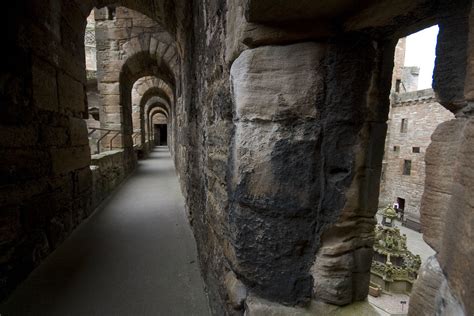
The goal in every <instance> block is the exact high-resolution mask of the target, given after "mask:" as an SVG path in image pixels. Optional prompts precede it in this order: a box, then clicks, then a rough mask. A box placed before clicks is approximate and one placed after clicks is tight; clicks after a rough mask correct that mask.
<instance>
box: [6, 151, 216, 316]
mask: <svg viewBox="0 0 474 316" xmlns="http://www.w3.org/2000/svg"><path fill="white" fill-rule="evenodd" d="M0 314H1V315H5V316H13V315H15V316H22V315H35V316H36V315H38V316H40V315H48V316H55V315H58V316H59V315H60V316H66V315H67V316H75V315H81V316H86V315H87V316H92V315H100V316H107V315H114V316H115V315H133V316H140V315H163V316H168V315H171V316H172V315H178V316H180V315H183V316H190V315H196V316H201V315H209V314H210V312H209V308H208V304H207V299H206V294H205V291H204V282H203V280H202V278H201V275H200V272H199V268H198V262H197V258H196V246H195V241H194V238H193V235H192V232H191V229H190V226H189V223H188V221H187V218H186V215H185V211H184V200H183V197H182V195H181V191H180V189H179V185H178V180H177V177H176V175H175V170H174V166H173V162H172V159H171V157H170V154H169V152H168V150H167V148H163V147H159V148H156V149H155V150H154V152H152V153H151V155H150V157H149V158H148V159H146V160H143V161H140V162H139V165H138V168H137V170H136V171H135V172H134V174H133V175H132V176H131V177H130V178H129V179H128V180H127V181H126V182H125V183H124V184H123V185H122V186H121V187H120V188H119V189H118V190H117V191H116V192H115V193H114V194H113V195H112V196H111V197H110V198H109V199H108V200H107V201H106V202H105V203H104V204H103V205H102V207H101V209H100V210H98V211H97V212H95V213H94V214H93V216H92V217H91V218H90V219H89V220H88V221H86V222H85V223H84V224H83V225H82V226H80V227H79V228H78V229H77V230H76V231H75V232H74V233H73V234H72V235H71V237H70V238H69V239H68V240H67V241H66V242H65V243H63V244H62V245H61V246H60V247H59V248H58V249H57V250H56V251H55V252H54V253H53V254H51V255H50V256H49V257H48V259H47V260H46V261H45V262H44V263H43V264H42V265H40V266H39V267H38V268H37V269H36V270H35V271H34V272H33V273H32V274H31V275H30V277H29V278H28V279H27V280H26V281H25V282H24V283H23V284H22V285H21V286H20V287H19V288H17V290H16V291H15V292H14V293H13V294H12V296H11V297H10V298H9V300H8V301H6V302H5V304H3V305H2V306H1V307H0Z"/></svg>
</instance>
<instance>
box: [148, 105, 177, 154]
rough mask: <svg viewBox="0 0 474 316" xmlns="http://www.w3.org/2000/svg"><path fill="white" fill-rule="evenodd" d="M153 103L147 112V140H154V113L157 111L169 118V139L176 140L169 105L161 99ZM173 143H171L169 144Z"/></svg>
mask: <svg viewBox="0 0 474 316" xmlns="http://www.w3.org/2000/svg"><path fill="white" fill-rule="evenodd" d="M151 100H153V98H152V99H150V101H151ZM152 102H153V103H152V104H151V105H150V106H149V107H148V110H147V112H146V114H147V115H146V117H147V120H146V125H147V130H148V134H147V141H148V142H150V143H151V141H152V136H153V132H152V131H153V119H152V118H153V115H155V114H156V113H162V114H163V115H164V116H165V117H166V118H167V120H168V139H169V140H170V142H173V140H174V135H173V129H172V117H171V113H170V112H169V110H168V108H167V106H166V105H165V104H164V103H161V101H159V100H155V101H152ZM169 145H171V144H169Z"/></svg>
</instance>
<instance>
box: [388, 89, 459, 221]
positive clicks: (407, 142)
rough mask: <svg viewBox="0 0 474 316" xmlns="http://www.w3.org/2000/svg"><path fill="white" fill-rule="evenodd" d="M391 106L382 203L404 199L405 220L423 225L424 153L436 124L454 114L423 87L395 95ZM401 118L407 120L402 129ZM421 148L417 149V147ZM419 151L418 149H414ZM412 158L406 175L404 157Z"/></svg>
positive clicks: (406, 158)
mask: <svg viewBox="0 0 474 316" xmlns="http://www.w3.org/2000/svg"><path fill="white" fill-rule="evenodd" d="M394 98H395V102H394V103H393V104H392V106H391V108H390V114H389V121H388V131H387V139H386V144H385V148H386V149H385V150H386V152H385V155H384V161H383V164H384V167H383V178H382V182H381V192H380V198H379V204H380V206H382V207H383V206H386V205H388V204H390V205H391V204H393V203H394V202H395V201H397V198H402V199H404V200H405V210H404V212H405V220H406V221H407V225H408V226H409V227H411V228H414V229H417V230H419V229H420V203H421V196H422V194H423V191H424V188H425V154H426V149H427V148H428V145H429V144H430V142H431V134H432V133H433V132H434V130H435V129H436V127H437V126H438V125H439V124H441V123H443V122H445V121H448V120H450V119H452V118H454V115H453V114H452V113H451V112H449V111H448V110H446V109H445V108H444V107H443V106H441V105H440V104H439V103H437V102H436V99H435V96H434V93H433V90H431V89H427V90H420V91H415V92H411V93H401V94H397V95H395V96H394ZM402 119H404V120H406V121H405V122H407V123H406V124H407V130H406V132H402V131H401V124H402V123H401V122H402ZM415 147H416V148H418V150H419V152H414V148H415ZM415 151H416V149H415ZM405 160H409V161H411V171H410V174H409V175H404V170H403V169H404V161H405Z"/></svg>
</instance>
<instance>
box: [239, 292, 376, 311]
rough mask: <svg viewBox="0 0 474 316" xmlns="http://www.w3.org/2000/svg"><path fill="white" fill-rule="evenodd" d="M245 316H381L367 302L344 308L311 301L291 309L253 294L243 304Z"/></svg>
mask: <svg viewBox="0 0 474 316" xmlns="http://www.w3.org/2000/svg"><path fill="white" fill-rule="evenodd" d="M244 315H245V316H288V315H292V316H314V315H325V316H349V315H364V316H379V315H383V314H381V313H380V312H379V311H377V310H376V308H375V307H373V306H371V305H370V304H369V302H367V301H364V302H356V303H352V304H349V305H346V306H336V305H331V304H326V303H323V302H319V301H314V300H313V301H311V303H310V305H309V306H307V307H291V306H285V305H281V304H278V303H274V302H270V301H267V300H265V299H262V298H259V297H257V296H255V295H253V294H250V295H249V296H248V297H247V300H246V302H245V314H244Z"/></svg>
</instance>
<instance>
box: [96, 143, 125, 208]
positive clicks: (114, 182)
mask: <svg viewBox="0 0 474 316" xmlns="http://www.w3.org/2000/svg"><path fill="white" fill-rule="evenodd" d="M124 159H125V155H124V151H123V150H111V151H107V152H104V153H101V154H96V155H92V158H91V166H90V168H91V171H92V206H93V208H94V209H95V208H96V207H98V206H99V204H100V203H101V202H102V201H103V200H104V199H105V198H107V196H109V195H110V193H112V191H113V190H114V189H116V188H117V187H118V186H119V185H120V183H122V181H123V180H124V179H125V178H126V176H127V174H126V173H125V170H124V169H123V164H124Z"/></svg>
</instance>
